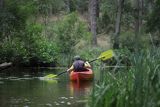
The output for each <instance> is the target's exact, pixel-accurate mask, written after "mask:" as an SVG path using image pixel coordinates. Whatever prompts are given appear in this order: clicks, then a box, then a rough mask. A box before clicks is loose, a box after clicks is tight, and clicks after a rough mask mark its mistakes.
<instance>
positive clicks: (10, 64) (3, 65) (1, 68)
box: [0, 62, 12, 71]
mask: <svg viewBox="0 0 160 107" xmlns="http://www.w3.org/2000/svg"><path fill="white" fill-rule="evenodd" d="M11 66H12V62H4V63H2V64H0V71H2V70H4V69H7V68H9V67H11Z"/></svg>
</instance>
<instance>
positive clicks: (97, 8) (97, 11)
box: [96, 0, 100, 18]
mask: <svg viewBox="0 0 160 107" xmlns="http://www.w3.org/2000/svg"><path fill="white" fill-rule="evenodd" d="M96 2H97V3H96V4H97V6H96V17H97V18H98V17H99V10H100V8H99V2H100V0H96Z"/></svg>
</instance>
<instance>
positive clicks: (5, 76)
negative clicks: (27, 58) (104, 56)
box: [0, 68, 92, 107]
mask: <svg viewBox="0 0 160 107" xmlns="http://www.w3.org/2000/svg"><path fill="white" fill-rule="evenodd" d="M63 71H64V70H63V69H59V70H58V69H57V70H47V69H33V68H32V69H24V68H23V69H20V68H19V69H17V68H13V69H11V70H7V71H5V72H4V71H3V72H0V107H85V105H86V104H87V100H88V97H89V94H90V92H91V88H92V82H84V83H83V84H77V83H74V82H70V81H69V77H68V75H67V73H66V74H64V75H61V76H59V78H58V79H54V80H42V79H41V78H40V77H43V76H45V75H48V74H57V73H59V72H63Z"/></svg>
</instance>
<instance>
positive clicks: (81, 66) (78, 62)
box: [73, 60, 84, 71]
mask: <svg viewBox="0 0 160 107" xmlns="http://www.w3.org/2000/svg"><path fill="white" fill-rule="evenodd" d="M73 67H74V70H75V71H82V70H83V69H84V61H82V60H76V61H74V62H73Z"/></svg>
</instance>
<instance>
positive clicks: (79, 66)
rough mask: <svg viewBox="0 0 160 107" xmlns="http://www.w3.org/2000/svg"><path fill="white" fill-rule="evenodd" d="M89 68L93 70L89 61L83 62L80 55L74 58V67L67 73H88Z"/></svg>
mask: <svg viewBox="0 0 160 107" xmlns="http://www.w3.org/2000/svg"><path fill="white" fill-rule="evenodd" d="M87 68H91V65H90V64H89V62H88V61H86V62H85V61H83V60H82V59H81V58H80V56H79V55H76V56H75V57H74V62H73V64H72V66H71V67H70V68H69V69H68V70H67V72H69V73H70V72H71V71H73V70H74V72H81V71H87V70H88V69H87Z"/></svg>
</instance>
